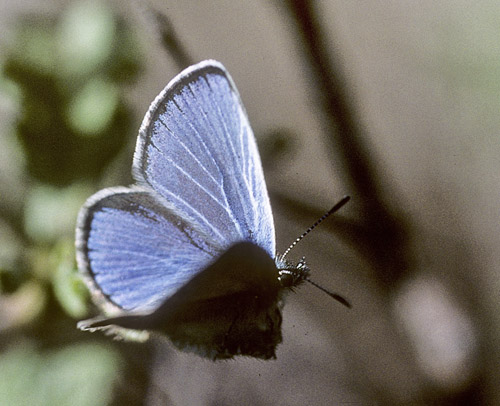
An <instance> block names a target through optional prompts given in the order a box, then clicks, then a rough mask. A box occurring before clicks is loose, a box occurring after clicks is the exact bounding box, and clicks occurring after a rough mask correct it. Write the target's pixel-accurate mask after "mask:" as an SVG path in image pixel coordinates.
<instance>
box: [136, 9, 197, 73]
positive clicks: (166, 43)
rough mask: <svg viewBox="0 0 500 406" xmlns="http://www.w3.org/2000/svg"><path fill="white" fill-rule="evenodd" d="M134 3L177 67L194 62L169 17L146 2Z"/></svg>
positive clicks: (181, 67)
mask: <svg viewBox="0 0 500 406" xmlns="http://www.w3.org/2000/svg"><path fill="white" fill-rule="evenodd" d="M136 4H137V6H138V8H139V9H140V10H141V12H142V14H143V15H144V16H145V17H146V19H147V20H148V22H151V23H152V26H153V33H154V35H156V36H157V37H158V38H159V40H160V43H161V45H162V47H163V49H164V50H165V51H166V52H167V54H168V55H169V56H170V57H171V58H172V59H173V60H174V62H175V63H176V65H177V68H178V69H179V70H183V69H185V68H186V67H188V66H190V65H193V64H194V63H195V62H194V59H193V58H191V56H190V55H189V53H188V52H187V49H186V48H185V47H184V45H183V44H182V43H181V41H180V39H179V37H178V36H177V33H176V32H175V29H174V25H173V24H172V23H171V22H170V20H169V18H168V17H167V16H166V15H165V14H163V13H161V12H160V11H158V10H157V9H155V8H153V7H152V6H150V5H148V4H147V3H142V2H140V1H137V2H136Z"/></svg>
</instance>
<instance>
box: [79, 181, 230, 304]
mask: <svg viewBox="0 0 500 406" xmlns="http://www.w3.org/2000/svg"><path fill="white" fill-rule="evenodd" d="M221 251H222V249H221V248H220V247H218V246H217V245H216V244H215V243H213V242H212V243H211V239H210V238H208V237H207V236H205V235H203V234H202V233H200V232H199V230H197V229H196V227H195V226H193V225H192V224H191V223H189V222H187V221H186V220H185V219H183V218H181V217H179V216H178V215H176V214H175V212H174V211H173V210H172V209H169V208H167V207H165V206H164V205H163V204H160V203H159V202H158V201H157V200H156V199H155V197H154V196H153V195H152V194H151V193H149V192H147V191H142V190H140V189H138V188H109V189H104V190H102V191H100V192H98V193H97V194H95V195H94V196H92V197H91V198H90V199H89V200H88V201H87V203H86V204H85V205H84V207H83V208H82V209H81V211H80V215H79V219H78V228H77V252H78V263H79V268H80V269H82V270H84V272H85V273H86V275H87V279H88V280H89V283H90V284H91V286H92V287H94V289H93V291H94V292H95V294H96V295H98V296H100V299H101V300H100V301H101V302H104V303H106V302H110V304H111V305H115V306H117V307H118V309H123V310H135V311H137V310H151V309H154V308H156V307H157V306H158V305H159V303H160V302H161V301H162V300H163V299H165V298H166V297H168V296H169V295H171V294H172V293H174V292H175V291H176V290H177V289H178V288H179V287H180V286H182V285H183V284H184V283H185V282H186V281H187V280H189V279H190V278H191V277H192V276H193V275H194V274H195V273H196V272H198V271H199V270H200V269H202V268H203V267H204V266H206V265H207V264H208V263H209V262H210V261H211V260H212V259H213V257H214V256H216V255H218V254H220V252H221Z"/></svg>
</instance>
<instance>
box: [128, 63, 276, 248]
mask: <svg viewBox="0 0 500 406" xmlns="http://www.w3.org/2000/svg"><path fill="white" fill-rule="evenodd" d="M134 176H135V178H136V180H137V181H138V182H140V183H146V184H147V185H149V186H150V187H151V188H152V189H154V190H155V191H156V192H158V193H159V194H160V195H161V196H162V197H163V198H164V199H165V200H166V201H168V202H171V203H172V204H173V205H174V206H175V207H176V209H177V210H178V211H179V212H181V213H183V214H184V216H185V217H186V218H190V219H192V221H193V222H194V223H196V224H198V226H199V227H200V228H202V229H203V230H204V231H205V232H206V233H207V234H208V235H210V236H211V237H212V238H213V239H214V240H215V241H217V242H218V243H219V244H220V245H221V246H223V247H225V248H227V247H229V246H230V245H231V244H233V243H235V242H238V241H242V240H243V241H251V242H254V243H256V244H257V245H259V246H260V247H262V248H264V249H265V250H266V251H267V252H268V254H269V255H271V256H274V253H275V239H274V224H273V219H272V213H271V206H270V203H269V197H268V194H267V189H266V185H265V182H264V175H263V171H262V165H261V162H260V157H259V154H258V150H257V146H256V143H255V139H254V136H253V133H252V130H251V128H250V125H249V123H248V119H247V115H246V113H245V110H244V108H243V106H242V104H241V100H240V97H239V94H238V92H237V90H236V87H235V86H234V84H233V81H232V80H231V78H230V76H229V74H228V73H227V72H226V70H225V69H224V67H223V66H222V65H221V64H219V63H218V62H215V61H205V62H201V63H200V64H198V65H194V66H193V67H191V68H188V69H186V70H185V71H184V72H183V73H181V74H180V75H179V76H177V77H176V78H174V79H173V80H172V82H170V84H169V85H168V86H167V87H166V88H165V90H164V91H163V92H162V93H161V94H160V95H159V96H158V98H157V99H156V100H155V102H154V103H153V104H152V106H151V107H150V109H149V112H148V114H147V115H146V117H145V119H144V122H143V125H142V127H141V130H140V135H139V139H138V143H137V147H136V151H135V156H134Z"/></svg>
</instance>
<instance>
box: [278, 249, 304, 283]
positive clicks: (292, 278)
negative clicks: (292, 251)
mask: <svg viewBox="0 0 500 406" xmlns="http://www.w3.org/2000/svg"><path fill="white" fill-rule="evenodd" d="M276 267H277V268H278V281H279V282H280V284H281V286H283V287H284V288H293V287H295V286H298V285H300V284H301V283H302V282H304V281H305V280H307V279H308V278H309V273H310V269H309V267H308V266H307V264H306V259H305V257H302V258H301V260H300V261H299V262H298V263H297V264H293V263H292V262H290V261H288V260H286V259H284V258H283V256H280V255H278V256H277V257H276Z"/></svg>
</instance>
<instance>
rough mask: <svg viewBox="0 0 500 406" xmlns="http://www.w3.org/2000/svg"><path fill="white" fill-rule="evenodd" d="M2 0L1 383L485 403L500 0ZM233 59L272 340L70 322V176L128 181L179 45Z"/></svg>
mask: <svg viewBox="0 0 500 406" xmlns="http://www.w3.org/2000/svg"><path fill="white" fill-rule="evenodd" d="M150 4H151V8H150V7H149V6H146V5H145V3H143V2H132V1H130V2H124V1H118V0H116V1H109V2H102V3H99V2H86V1H78V2H77V1H55V0H46V1H42V2H39V1H28V0H22V1H21V0H16V1H13V0H3V1H2V2H1V3H0V68H1V76H0V289H1V295H0V350H1V351H2V352H1V354H0V404H6V405H12V404H16V405H17V404H19V405H23V404H26V405H33V404H39V405H66V404H68V405H70V404H71V405H73V406H74V405H100V404H102V405H106V404H131V405H141V404H146V405H160V404H173V405H223V404H228V405H233V404H254V405H257V404H259V405H260V404H262V405H304V404H311V405H400V404H401V405H409V404H412V405H462V404H463V405H496V404H500V392H499V391H498V384H497V382H498V381H499V378H500V376H499V375H500V374H499V369H498V364H499V349H500V348H499V347H500V339H499V333H500V331H499V330H500V319H499V316H498V314H499V313H498V311H497V307H498V303H499V297H500V293H499V292H500V290H499V287H500V276H499V274H498V267H499V265H498V263H499V255H500V254H499V252H500V251H499V250H498V246H499V245H500V233H498V223H499V221H498V217H499V215H498V213H499V209H500V199H498V189H499V179H500V176H499V173H500V172H499V170H500V158H499V156H500V153H499V152H500V138H499V137H498V128H500V114H499V113H500V45H499V44H500V40H499V39H500V24H499V22H500V8H499V6H498V4H497V3H496V2H494V1H491V0H489V1H486V0H485V1H479V2H474V3H473V4H472V3H470V2H465V1H458V0H457V1H448V2H440V3H436V2H434V1H419V2H409V1H403V2H391V1H382V0H380V1H371V2H357V1H333V0H332V1H317V2H316V1H310V2H307V1H292V0H289V1H277V0H276V1H271V0H269V1H265V0H263V1H254V2H248V1H239V0H231V1H230V0H226V1H218V0H217V1H210V2H201V1H195V2H180V1H164V0H156V1H154V2H151V3H150ZM207 58H213V59H217V60H219V61H221V62H222V63H223V64H224V65H225V66H226V68H227V69H228V70H229V72H230V73H231V75H232V77H233V79H234V81H235V82H236V84H237V86H238V89H239V91H240V93H241V97H242V99H243V102H244V104H245V107H246V109H247V112H248V115H249V117H250V122H251V123H252V126H253V129H254V132H255V134H256V137H257V139H258V142H259V146H260V151H261V155H262V160H263V164H264V169H265V174H266V180H267V184H268V188H269V191H270V194H271V201H272V206H273V212H274V216H275V221H276V227H277V242H278V248H279V250H281V251H283V250H284V249H285V248H286V247H287V246H288V245H289V244H290V243H291V242H292V241H293V240H294V239H295V238H296V237H297V236H298V235H300V233H302V232H303V231H304V230H305V229H306V228H307V227H308V226H309V225H310V224H312V223H313V222H314V221H315V220H316V219H317V218H318V217H319V216H320V215H321V214H323V213H324V212H325V211H327V210H328V209H329V208H330V207H331V206H332V205H333V204H334V203H335V202H336V201H337V200H338V199H339V198H340V197H341V196H342V195H344V194H349V195H351V196H352V201H351V203H349V204H348V205H347V206H346V207H345V208H343V209H342V211H341V212H340V213H339V214H338V216H337V215H336V216H335V218H332V219H329V220H328V222H327V223H325V224H324V225H323V224H322V225H321V227H319V228H318V229H317V230H316V231H314V232H313V233H312V234H311V235H309V236H308V237H307V238H306V239H304V240H303V241H302V242H301V243H300V244H299V245H298V246H297V248H295V249H294V251H292V254H291V257H292V258H295V259H298V258H300V257H301V256H302V255H305V256H306V258H307V260H308V264H309V265H310V267H311V268H312V272H313V273H312V276H313V278H314V280H315V281H316V282H318V283H320V284H321V285H323V286H325V287H327V288H329V289H331V290H333V291H335V292H338V293H341V294H342V295H344V296H346V297H347V298H348V299H349V300H350V301H351V303H352V304H353V309H351V310H348V309H346V308H344V307H342V306H340V305H339V304H338V303H336V302H334V301H332V300H331V299H329V298H328V296H326V295H324V294H322V293H321V292H320V291H319V290H316V289H314V288H312V287H310V286H304V287H303V288H300V289H299V290H298V291H297V292H296V293H295V294H291V295H290V296H289V297H288V300H287V305H286V306H285V309H284V325H283V336H284V342H283V344H282V345H280V346H279V348H278V351H277V360H275V361H259V360H253V359H237V360H234V361H227V362H218V363H212V362H211V361H208V360H204V359H201V358H199V357H197V356H195V355H190V354H184V353H180V352H178V351H176V350H174V349H173V348H172V347H171V346H170V345H169V344H168V342H166V341H163V340H153V341H151V342H149V343H147V344H135V343H123V342H116V341H112V340H111V339H109V338H107V337H104V336H102V335H100V334H97V333H96V334H89V333H83V332H79V331H78V330H76V328H75V325H76V321H77V320H79V319H82V318H85V317H89V316H91V315H93V314H95V312H96V310H95V309H94V308H92V306H91V305H90V304H89V302H88V297H87V295H86V290H85V288H84V286H83V285H82V284H81V283H80V282H79V280H78V278H77V276H76V270H75V263H74V251H73V230H74V223H75V219H76V213H77V211H78V208H79V207H80V205H81V204H82V203H83V202H84V201H85V199H86V198H87V197H88V196H90V195H91V194H92V193H94V192H95V191H97V190H99V189H100V188H102V187H105V186H113V185H126V184H128V183H130V182H131V177H130V166H131V161H132V152H133V148H134V145H135V138H136V134H137V130H138V128H139V125H140V122H141V120H142V117H143V115H144V113H145V112H146V110H147V108H148V106H149V103H150V102H151V101H152V100H153V99H154V97H155V96H156V95H157V94H158V93H159V92H160V90H161V89H162V88H163V87H164V86H165V85H166V83H167V82H168V81H169V80H170V79H171V78H172V77H173V76H174V75H175V74H177V73H178V72H180V70H181V69H183V68H184V67H186V66H188V65H189V64H190V63H194V62H198V61H200V60H203V59H207Z"/></svg>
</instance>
